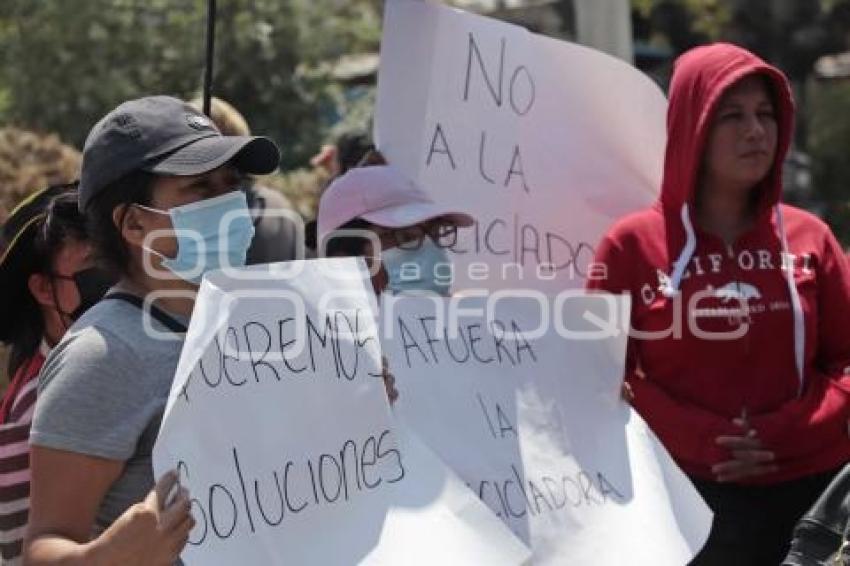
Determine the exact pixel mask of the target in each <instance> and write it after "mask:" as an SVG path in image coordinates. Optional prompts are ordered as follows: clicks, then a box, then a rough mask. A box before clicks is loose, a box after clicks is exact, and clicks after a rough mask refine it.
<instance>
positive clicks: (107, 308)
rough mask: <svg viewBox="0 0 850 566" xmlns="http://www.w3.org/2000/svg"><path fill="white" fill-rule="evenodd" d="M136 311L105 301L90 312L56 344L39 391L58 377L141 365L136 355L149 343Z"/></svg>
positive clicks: (43, 371) (99, 373)
mask: <svg viewBox="0 0 850 566" xmlns="http://www.w3.org/2000/svg"><path fill="white" fill-rule="evenodd" d="M142 318H143V317H142V313H141V310H140V309H139V308H137V307H136V306H134V305H131V304H129V303H126V302H124V301H116V300H104V301H100V302H99V303H97V304H96V305H94V306H93V307H92V308H91V309H89V310H88V311H87V312H86V313H85V314H84V315H83V316H82V317H80V319H79V320H78V321H77V322H76V323H74V325H73V326H72V327H71V328H70V329H68V332H66V333H65V335H64V336H63V337H62V340H60V341H59V344H57V345H56V347H55V348H53V350H52V351H51V352H50V355H49V356H48V357H47V360H46V361H45V363H44V368H42V371H41V376H40V382H41V383H40V386H39V387H40V389H44V388H46V387H47V386H48V385H49V384H50V382H51V381H52V380H54V379H55V378H56V377H57V376H59V375H63V376H68V375H74V374H78V373H79V374H85V375H87V376H94V375H101V374H103V373H104V372H115V371H127V370H128V369H131V368H132V367H133V366H135V365H139V364H140V363H141V359H142V357H143V356H142V354H141V353H140V352H139V351H138V350H139V349H140V348H144V347H145V344H147V343H148V342H149V341H148V340H147V338H146V334H145V326H144V321H143V320H142Z"/></svg>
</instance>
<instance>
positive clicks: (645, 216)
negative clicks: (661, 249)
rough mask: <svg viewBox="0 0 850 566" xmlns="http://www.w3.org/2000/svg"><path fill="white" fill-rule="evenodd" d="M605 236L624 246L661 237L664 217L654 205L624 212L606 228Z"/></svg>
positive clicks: (662, 236) (662, 235)
mask: <svg viewBox="0 0 850 566" xmlns="http://www.w3.org/2000/svg"><path fill="white" fill-rule="evenodd" d="M605 238H606V239H607V240H608V241H610V242H611V243H613V244H615V245H617V246H620V247H624V248H633V247H635V246H637V245H639V244H641V243H642V242H646V241H648V240H653V239H656V238H659V239H663V238H664V217H663V215H662V214H661V211H660V209H659V208H658V207H656V206H652V207H648V208H644V209H642V210H638V211H636V212H632V213H629V214H626V215H625V216H623V217H621V218H620V219H618V220H617V221H616V222H614V224H612V225H611V227H610V228H608V230H607V231H606V233H605Z"/></svg>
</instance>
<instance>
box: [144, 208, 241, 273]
mask: <svg viewBox="0 0 850 566" xmlns="http://www.w3.org/2000/svg"><path fill="white" fill-rule="evenodd" d="M136 206H139V208H143V209H144V210H149V211H151V212H158V213H160V214H168V215H169V216H170V217H171V224H172V226H173V227H174V237H175V238H176V239H177V255H176V256H175V257H166V256H164V255H162V254H161V253H159V252H157V251H156V250H152V249H150V248H146V249H147V251H149V252H150V253H152V254H155V255H158V256H159V257H161V258H162V266H163V267H165V268H166V269H168V270H169V271H171V272H172V273H174V274H175V275H177V276H178V277H180V278H181V279H185V280H186V281H189V282H190V283H194V284H196V285H198V284H200V282H201V278H202V277H203V275H204V273H206V272H208V271H213V270H215V269H222V268H225V267H242V266H244V265H245V257H246V255H247V253H248V246H250V245H251V239H252V238H253V237H254V224H253V222H251V212H250V210H249V209H248V202H247V200H246V198H245V193H243V192H242V191H231V192H229V193H227V194H224V195H221V196H218V197H214V198H210V199H205V200H201V201H198V202H193V203H191V204H186V205H183V206H175V207H174V208H170V209H168V210H159V209H156V208H150V207H147V206H141V205H136Z"/></svg>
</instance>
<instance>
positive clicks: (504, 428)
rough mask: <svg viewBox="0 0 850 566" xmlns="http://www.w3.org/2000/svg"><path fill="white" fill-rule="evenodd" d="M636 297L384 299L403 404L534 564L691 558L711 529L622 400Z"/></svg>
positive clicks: (385, 339) (388, 347) (411, 421)
mask: <svg viewBox="0 0 850 566" xmlns="http://www.w3.org/2000/svg"><path fill="white" fill-rule="evenodd" d="M628 306H629V305H628V300H627V299H625V298H620V297H613V296H604V298H603V297H602V296H600V295H597V296H595V297H589V296H587V297H586V296H573V297H572V298H571V299H569V300H566V301H561V302H558V301H554V304H553V302H552V301H549V300H542V302H539V301H536V300H535V301H531V300H528V299H517V298H504V297H503V298H501V299H500V300H498V301H491V300H485V299H478V298H470V297H467V298H463V299H459V298H454V299H442V298H441V299H436V298H421V297H404V298H397V297H395V298H387V299H386V300H385V301H384V305H383V306H382V317H383V318H384V320H383V322H382V329H381V332H382V343H383V345H384V351H385V353H386V355H387V356H388V358H389V360H390V365H391V367H392V368H393V370H394V372H395V375H396V378H397V380H398V388H399V392H400V395H401V396H400V398H399V400H398V402H397V403H396V407H395V412H396V413H397V415H398V416H399V418H401V419H403V420H404V421H405V422H406V423H407V424H408V425H409V426H410V427H411V428H412V429H413V430H414V431H415V432H416V433H417V434H418V435H419V436H420V438H421V439H422V440H423V442H425V443H426V444H428V445H429V446H430V447H431V448H432V449H433V450H434V451H435V452H436V453H437V455H438V456H440V457H441V458H442V459H443V460H444V461H445V462H446V463H447V464H448V465H449V466H450V467H451V468H452V469H454V470H455V471H456V472H457V473H458V475H459V476H460V477H461V478H462V479H463V480H464V481H465V482H466V483H467V485H468V486H469V487H470V488H471V489H472V490H473V491H474V492H476V493H477V494H478V496H479V497H480V498H481V499H482V500H483V501H484V502H485V503H486V504H487V505H488V506H489V507H490V508H491V509H492V510H493V512H494V513H496V514H497V515H498V516H499V517H500V518H502V520H504V521H505V523H506V524H507V525H509V526H510V528H511V530H512V531H513V532H514V533H516V534H517V535H518V536H519V537H520V538H521V539H522V540H524V541H525V542H527V543H528V544H529V545H530V546H531V548H532V551H533V552H534V563H535V564H551V565H556V564H624V563H628V564H634V565H647V566H649V565H653V566H656V565H659V564H664V565H666V564H670V565H674V564H685V563H687V562H688V561H689V560H690V559H691V558H692V557H693V556H694V555H695V553H696V552H697V551H698V550H699V549H700V548H701V547H702V545H703V544H704V542H705V540H706V537H707V536H708V532H709V528H710V525H711V513H710V511H709V510H708V508H707V507H706V505H705V504H704V503H703V501H702V499H701V498H700V497H699V495H698V494H697V492H696V490H695V489H694V488H693V486H692V485H691V483H690V482H689V481H688V479H687V477H686V476H685V475H684V474H683V473H682V472H681V471H680V470H679V469H678V467H677V466H676V465H675V463H674V462H673V460H672V459H671V458H670V456H669V455H668V454H667V452H666V451H665V450H664V448H663V447H662V446H661V444H660V442H659V441H658V440H657V439H656V438H655V436H654V435H653V434H652V433H651V432H650V430H649V429H648V427H647V426H646V424H645V423H644V421H643V420H642V419H641V418H640V417H639V416H638V415H637V413H635V412H634V411H633V410H632V409H631V408H630V407H629V406H628V405H627V404H626V403H624V402H623V401H622V400H621V399H620V395H619V390H620V383H621V380H622V375H623V359H624V353H625V344H626V341H625V334H623V333H619V334H618V333H617V330H618V329H619V328H621V327H623V324H622V323H625V322H627V320H628V312H629V311H628ZM548 313H552V316H551V317H550V316H549V314H548ZM611 313H613V314H611ZM621 313H625V316H623V315H622V314H621ZM612 316H613V317H614V318H612ZM600 320H605V321H613V322H611V323H610V324H608V323H599V322H598V321H600ZM557 321H560V322H557ZM591 321H596V322H591ZM606 334H608V336H606Z"/></svg>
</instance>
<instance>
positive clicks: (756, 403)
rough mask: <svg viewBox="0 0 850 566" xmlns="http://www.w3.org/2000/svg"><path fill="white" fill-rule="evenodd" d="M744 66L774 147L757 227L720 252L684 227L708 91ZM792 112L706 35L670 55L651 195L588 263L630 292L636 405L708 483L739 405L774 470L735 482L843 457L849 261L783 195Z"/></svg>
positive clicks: (785, 474)
mask: <svg viewBox="0 0 850 566" xmlns="http://www.w3.org/2000/svg"><path fill="white" fill-rule="evenodd" d="M752 73H758V74H760V75H764V76H766V77H767V78H768V79H769V80H770V83H771V84H772V85H773V89H772V90H773V91H774V97H775V106H776V119H777V125H778V147H777V151H776V158H775V161H774V164H773V167H772V169H771V171H770V172H769V173H768V175H767V176H766V178H765V179H764V180H763V181H762V182H761V183H760V184H759V185H758V186H756V187H755V188H754V189H753V190H754V191H756V193H755V196H756V197H757V199H758V201H757V207H756V210H757V215H756V220H755V223H754V225H753V227H752V228H751V229H750V230H749V231H748V232H746V233H744V234H743V235H741V237H740V238H739V239H738V240H737V241H736V242H735V243H734V244H733V245H729V246H727V245H726V244H725V243H724V242H723V240H722V239H720V238H718V237H716V236H713V235H711V234H708V233H706V232H704V231H702V230H700V228H699V227H698V226H697V225H696V222H695V216H694V193H695V186H696V183H697V179H698V174H699V169H700V164H701V158H702V155H703V153H704V147H705V143H706V139H707V134H708V132H709V129H710V125H711V122H712V117H713V112H714V109H715V107H716V106H717V103H718V101H719V100H720V98H721V96H722V94H723V93H724V91H725V90H726V89H728V88H729V87H730V86H731V85H732V84H734V83H735V82H737V81H738V80H740V79H741V78H742V77H744V76H747V75H749V74H752ZM793 116H794V105H793V99H792V95H791V91H790V87H789V85H788V82H787V80H786V79H785V77H784V75H783V74H782V73H781V72H780V71H778V70H777V69H775V68H774V67H771V66H769V65H768V64H766V63H765V62H764V61H762V60H761V59H759V58H757V57H755V56H754V55H752V54H751V53H749V52H747V51H744V50H742V49H740V48H738V47H735V46H733V45H728V44H714V45H711V46H706V47H701V48H697V49H694V50H692V51H690V52H689V53H687V54H686V55H684V56H682V57H680V58H679V59H678V61H677V62H676V66H675V70H674V74H673V80H672V83H671V86H670V105H669V109H668V114H667V131H668V142H667V149H666V155H665V160H664V176H663V182H662V188H661V197H660V199H659V201H658V202H657V203H656V204H655V206H653V207H652V208H650V209H647V210H644V211H641V212H638V213H635V214H632V215H630V216H627V217H625V218H623V219H621V220H620V221H618V222H617V223H616V224H615V225H614V226H613V227H612V228H611V230H610V231H609V233H608V234H607V235H606V236H605V237H604V238H603V240H602V242H601V243H600V245H599V247H598V251H597V257H596V262H597V263H598V264H604V266H605V269H604V270H595V271H596V273H597V274H599V275H600V277H598V278H596V279H594V280H591V281H589V283H588V287H589V288H592V289H599V290H604V291H609V292H613V293H622V292H628V293H630V294H631V297H632V328H633V331H638V332H635V333H634V334H633V336H632V337H631V338H630V341H629V348H628V358H627V368H626V379H627V381H628V383H629V384H630V385H631V387H632V390H633V392H634V402H633V404H634V406H635V408H636V409H637V410H638V412H639V413H640V414H641V415H642V416H643V418H644V419H646V421H647V422H648V423H649V425H650V427H651V428H652V429H653V430H654V431H655V433H656V434H657V435H658V436H659V437H660V439H661V441H662V442H663V443H664V445H665V446H666V447H667V448H668V450H670V452H671V453H672V455H673V457H674V458H675V459H676V461H677V462H678V463H679V465H680V466H681V467H682V468H683V469H684V470H685V471H686V472H687V473H689V474H691V475H693V476H696V477H700V478H704V479H708V480H711V479H714V476H713V474H712V473H711V466H712V465H714V464H717V463H720V462H723V461H727V460H730V459H731V455H730V453H729V452H728V450H727V449H725V448H721V447H720V446H718V445H717V444H716V442H715V439H716V438H717V437H718V436H721V435H734V436H740V435H741V433H742V429H741V428H739V427H737V426H735V425H734V424H733V423H732V419H734V418H736V417H740V416H741V415H742V413H745V414H746V415H747V417H748V419H749V422H750V424H751V426H752V427H753V428H755V430H756V431H757V433H758V437H759V438H760V439H761V441H762V443H763V445H764V446H765V448H766V449H768V450H772V451H773V452H774V453H775V455H776V459H777V461H776V463H777V465H778V471H777V472H775V473H771V474H767V475H762V476H758V477H754V478H752V479H750V480H747V481H746V482H744V483H760V484H771V483H777V482H781V481H786V480H792V479H796V478H800V477H802V476H806V475H809V474H813V473H816V472H819V471H825V470H829V469H833V468H836V467H838V466H839V465H840V464H842V463H844V462H846V461H848V460H850V437H848V417H850V375H847V373H850V331H848V326H850V269H848V262H847V260H846V259H845V257H844V254H843V252H842V250H841V248H840V246H839V244H838V242H837V241H836V240H835V237H834V236H833V235H832V233H831V232H830V230H829V228H828V227H827V226H826V225H825V224H824V223H823V222H821V221H820V220H819V219H818V218H816V217H815V216H813V215H811V214H808V213H806V212H804V211H802V210H799V209H797V208H794V207H791V206H787V205H782V204H779V198H780V193H781V188H782V175H781V173H782V161H783V159H784V157H785V155H786V153H787V151H788V147H789V144H790V141H791V135H792V130H793ZM598 267H600V268H601V265H600V266H598ZM603 271H607V273H603ZM789 277H790V279H789ZM641 332H643V333H646V332H654V333H656V335H655V336H641V335H639V333H641Z"/></svg>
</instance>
